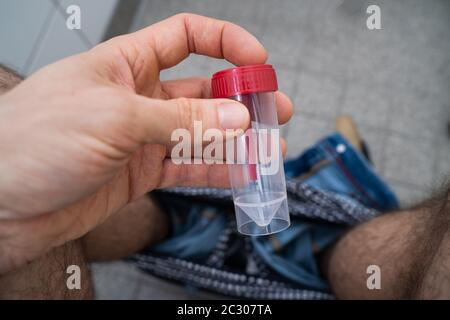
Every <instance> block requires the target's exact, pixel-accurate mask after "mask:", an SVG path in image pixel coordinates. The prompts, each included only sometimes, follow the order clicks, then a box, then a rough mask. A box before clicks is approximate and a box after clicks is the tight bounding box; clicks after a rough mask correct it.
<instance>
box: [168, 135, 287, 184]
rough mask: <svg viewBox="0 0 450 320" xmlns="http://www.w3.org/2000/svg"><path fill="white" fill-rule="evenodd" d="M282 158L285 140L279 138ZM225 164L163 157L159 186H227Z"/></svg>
mask: <svg viewBox="0 0 450 320" xmlns="http://www.w3.org/2000/svg"><path fill="white" fill-rule="evenodd" d="M280 146H281V152H282V154H283V158H284V157H285V155H286V141H285V140H284V139H283V138H282V139H281V140H280ZM228 168H229V165H227V164H211V165H208V164H175V163H174V162H173V161H172V160H171V159H165V160H164V165H163V172H162V176H161V184H160V186H159V188H169V187H175V186H189V187H210V188H228V187H230V182H229V180H228Z"/></svg>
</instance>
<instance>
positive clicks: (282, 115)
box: [275, 91, 294, 124]
mask: <svg viewBox="0 0 450 320" xmlns="http://www.w3.org/2000/svg"><path fill="white" fill-rule="evenodd" d="M275 105H276V107H277V114H278V123H279V124H285V123H287V122H288V121H289V120H290V119H291V117H292V114H293V112H294V106H293V104H292V102H291V99H289V97H288V96H287V95H285V94H284V93H282V92H280V91H277V92H275Z"/></svg>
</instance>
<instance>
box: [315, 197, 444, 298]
mask: <svg viewBox="0 0 450 320" xmlns="http://www.w3.org/2000/svg"><path fill="white" fill-rule="evenodd" d="M449 249H450V204H449V191H448V190H447V191H446V192H444V193H442V194H441V195H440V196H438V197H436V198H435V199H433V200H430V201H428V202H427V203H425V204H423V205H420V206H417V207H415V208H412V209H409V210H403V211H399V212H395V213H390V214H386V215H383V216H381V217H378V218H376V219H374V220H372V221H369V222H367V223H364V224H362V225H360V226H358V227H356V228H355V229H353V230H351V231H349V232H348V233H347V234H346V235H344V236H343V237H342V238H341V239H340V240H339V241H338V243H337V244H336V245H335V246H334V247H332V248H330V249H329V250H328V252H327V253H326V254H325V257H324V259H323V262H324V263H323V267H324V272H325V274H326V276H327V277H328V279H329V281H330V284H331V287H332V289H333V291H334V292H335V294H336V296H337V297H338V298H342V299H379V298H381V299H416V298H424V299H427V298H434V299H437V298H446V299H449V298H450V251H449ZM370 265H376V266H379V267H380V271H381V289H380V290H378V289H372V290H369V289H368V287H367V279H368V277H369V276H370V274H368V273H367V268H368V266H370Z"/></svg>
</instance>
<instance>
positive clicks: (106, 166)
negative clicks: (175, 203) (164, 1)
mask: <svg viewBox="0 0 450 320" xmlns="http://www.w3.org/2000/svg"><path fill="white" fill-rule="evenodd" d="M190 53H195V54H202V55H207V56H210V57H214V58H224V59H226V60H228V61H229V62H231V63H233V64H236V65H244V64H258V63H264V62H265V61H266V59H267V53H266V51H265V49H264V48H263V46H262V45H261V44H260V43H259V42H258V41H257V40H256V38H254V37H253V36H252V35H250V34H249V33H248V32H246V31H245V30H244V29H242V28H241V27H238V26H236V25H234V24H231V23H229V22H225V21H219V20H215V19H210V18H206V17H201V16H197V15H191V14H180V15H177V16H174V17H171V18H169V19H167V20H164V21H162V22H160V23H157V24H154V25H152V26H150V27H148V28H146V29H143V30H140V31H138V32H136V33H133V34H129V35H126V36H121V37H118V38H114V39H112V40H110V41H108V42H106V43H103V44H101V45H99V46H97V47H95V48H94V49H92V50H91V51H89V52H86V53H83V54H80V55H77V56H73V57H70V58H68V59H65V60H62V61H60V62H57V63H55V64H53V65H50V66H48V67H46V68H43V69H42V70H40V71H39V72H37V73H36V74H34V75H32V76H31V77H30V78H28V79H27V80H25V81H24V82H22V83H21V84H20V85H18V86H17V87H16V88H14V89H13V90H11V91H9V92H8V93H7V94H5V95H3V96H1V98H0V154H2V158H1V160H0V173H1V175H0V176H1V179H0V273H4V272H7V271H10V270H13V269H17V268H19V267H21V266H23V265H25V264H26V263H29V262H30V261H33V260H34V259H36V258H38V257H40V256H42V255H44V254H46V253H47V252H49V251H50V250H52V249H53V248H56V247H59V246H62V245H64V244H66V243H68V242H70V241H72V240H75V239H78V238H80V237H82V236H84V235H85V234H87V233H88V232H89V231H91V230H93V229H94V228H96V227H97V226H99V225H100V224H102V223H103V222H104V221H105V220H106V219H108V218H109V217H111V216H112V215H114V214H115V213H117V212H118V211H119V210H120V209H122V208H124V207H125V206H126V205H127V204H131V203H133V202H134V201H136V200H137V199H140V198H141V197H142V196H143V195H144V194H146V193H147V192H149V191H151V190H153V189H156V188H165V187H171V186H186V185H190V186H211V187H225V186H227V184H228V179H227V171H226V166H225V165H175V164H173V163H172V161H171V160H170V159H168V157H167V155H168V154H170V148H171V147H172V142H171V141H170V136H171V133H172V131H173V130H174V129H177V128H186V129H188V130H192V127H193V121H194V120H198V121H202V122H203V128H204V129H205V130H206V129H208V128H219V129H221V130H224V129H226V128H233V129H236V128H241V129H246V128H247V127H248V125H249V115H248V112H247V110H246V109H245V107H244V106H243V105H241V104H239V103H237V102H234V101H231V100H227V99H210V92H209V89H208V88H209V80H207V79H201V78H194V79H185V80H176V81H169V82H161V81H160V80H159V73H160V71H161V70H163V69H167V68H170V67H173V66H175V65H176V64H178V63H179V62H181V61H182V60H184V59H185V58H187V57H188V56H189V54H190ZM276 104H277V111H278V118H279V122H280V123H285V122H286V121H288V120H289V118H290V117H291V115H292V103H291V102H290V100H289V99H288V98H287V97H286V96H285V95H283V94H282V93H277V94H276ZM227 110H228V111H231V112H227ZM282 145H283V144H282Z"/></svg>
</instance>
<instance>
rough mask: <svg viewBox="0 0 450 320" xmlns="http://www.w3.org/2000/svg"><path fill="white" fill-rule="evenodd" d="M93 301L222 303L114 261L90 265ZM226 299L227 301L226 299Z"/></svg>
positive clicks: (212, 297)
mask: <svg viewBox="0 0 450 320" xmlns="http://www.w3.org/2000/svg"><path fill="white" fill-rule="evenodd" d="M91 271H92V275H93V284H94V290H95V296H96V299H99V300H103V299H114V300H125V299H139V300H165V299H168V300H171V299H186V300H189V299H204V300H207V299H218V298H220V299H224V298H225V297H221V296H219V295H216V294H212V293H208V292H204V291H201V290H198V289H196V288H187V287H183V286H180V285H178V284H175V283H169V282H167V281H164V280H161V279H158V278H156V277H152V276H150V275H148V274H145V273H144V272H142V271H140V270H139V269H137V268H135V267H134V266H132V265H131V264H129V263H126V262H122V261H116V262H111V263H94V264H92V265H91ZM225 299H226V298H225Z"/></svg>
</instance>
